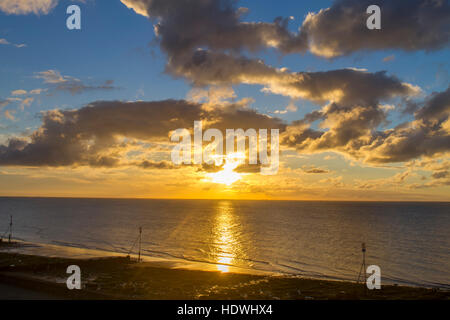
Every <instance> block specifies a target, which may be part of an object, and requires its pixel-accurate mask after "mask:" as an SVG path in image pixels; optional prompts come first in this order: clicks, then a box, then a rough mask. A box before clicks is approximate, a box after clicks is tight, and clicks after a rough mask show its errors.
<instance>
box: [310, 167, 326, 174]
mask: <svg viewBox="0 0 450 320" xmlns="http://www.w3.org/2000/svg"><path fill="white" fill-rule="evenodd" d="M303 171H304V172H306V173H315V174H322V173H330V171H329V170H327V169H322V168H315V167H312V168H304V169H303Z"/></svg>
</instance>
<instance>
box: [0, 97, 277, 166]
mask: <svg viewBox="0 0 450 320" xmlns="http://www.w3.org/2000/svg"><path fill="white" fill-rule="evenodd" d="M99 119H101V121H99ZM196 120H203V121H204V123H205V125H204V129H206V128H208V127H214V128H217V129H219V130H222V131H223V132H225V129H226V128H243V129H244V130H246V129H248V128H259V126H261V127H262V128H281V129H282V128H283V127H284V125H283V123H282V122H281V120H279V119H276V118H270V117H267V116H265V115H261V114H258V113H257V112H256V111H254V110H248V109H242V108H236V107H234V106H233V105H230V106H228V107H223V108H215V109H210V110H207V109H205V108H203V105H202V104H198V103H193V102H188V101H184V100H164V101H154V102H120V101H109V102H107V101H98V102H93V103H91V104H89V105H87V106H85V107H83V108H81V109H78V110H53V111H48V112H44V113H43V114H42V125H41V127H40V128H39V129H38V130H36V131H35V132H34V133H33V134H31V135H30V136H29V137H27V138H26V139H20V138H13V139H11V140H9V142H8V144H7V145H2V146H0V165H3V166H93V167H98V166H105V167H114V166H119V165H134V166H138V167H140V168H170V166H167V165H164V164H163V163H161V161H160V160H158V161H156V160H154V159H141V160H139V161H138V160H136V159H132V160H127V152H128V151H129V150H130V148H132V147H133V146H134V144H133V141H147V142H149V141H151V142H157V141H163V142H165V143H168V142H169V134H170V132H172V131H173V130H176V129H178V128H188V129H189V128H190V129H192V126H193V124H194V121H196ZM124 139H125V140H124ZM144 151H145V148H144Z"/></svg>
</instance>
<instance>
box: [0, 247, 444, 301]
mask: <svg viewBox="0 0 450 320" xmlns="http://www.w3.org/2000/svg"><path fill="white" fill-rule="evenodd" d="M69 265H77V266H79V267H80V269H81V282H82V288H81V290H69V289H67V286H66V279H67V277H68V276H69V275H68V274H67V273H66V270H67V267H68V266H69ZM0 299H27V300H28V299H31V300H33V299H44V300H48V299H51V300H54V299H76V300H80V299H81V300H111V299H114V300H117V299H119V300H127V299H133V300H159V299H164V300H204V299H205V300H208V299H221V300H222V299H223V300H228V299H232V300H260V299H261V300H366V299H369V300H373V299H375V300H399V299H400V300H416V299H419V300H424V299H425V300H427V299H434V300H435V299H439V300H448V299H450V292H449V291H446V290H440V289H429V288H417V287H407V286H396V285H386V286H384V285H383V286H382V288H381V290H366V288H365V286H364V285H362V284H357V283H355V282H347V281H329V280H321V279H308V278H302V277H298V276H295V277H294V276H281V275H279V276H276V275H255V274H244V273H233V272H219V271H200V270H190V269H183V268H174V267H173V266H171V265H170V264H168V263H166V264H164V263H158V262H140V263H138V262H137V261H136V260H135V259H128V258H126V257H120V256H116V257H101V258H89V259H69V258H59V257H46V256H38V255H25V254H20V253H13V252H4V251H2V252H0Z"/></svg>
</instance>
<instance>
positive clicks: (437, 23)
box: [121, 0, 450, 60]
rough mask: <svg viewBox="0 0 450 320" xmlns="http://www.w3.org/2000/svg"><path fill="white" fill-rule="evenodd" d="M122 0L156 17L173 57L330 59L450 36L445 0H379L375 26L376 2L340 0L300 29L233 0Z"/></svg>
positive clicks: (437, 44)
mask: <svg viewBox="0 0 450 320" xmlns="http://www.w3.org/2000/svg"><path fill="white" fill-rule="evenodd" d="M121 1H122V3H123V4H125V5H126V6H127V7H128V8H132V9H133V10H134V11H135V12H136V13H138V14H141V15H144V16H146V17H149V18H150V19H152V20H153V21H155V33H156V35H157V36H158V39H159V41H160V44H161V48H162V50H163V51H164V52H165V53H167V55H168V56H169V60H178V59H179V58H180V56H183V55H185V54H187V53H188V52H190V53H191V54H192V52H193V51H194V50H196V49H197V48H206V49H208V50H211V51H214V52H222V53H224V52H226V51H232V52H234V53H236V52H239V51H240V50H242V49H246V50H249V51H252V52H256V51H260V50H263V49H265V48H276V49H277V50H278V51H279V52H280V53H282V54H289V53H305V52H306V51H308V50H309V51H310V52H312V53H313V54H316V55H318V56H323V57H326V58H332V57H337V56H342V55H348V54H351V53H353V52H356V51H360V50H383V49H401V50H405V51H417V50H426V51H431V50H437V49H441V48H443V47H446V46H448V44H449V36H450V31H449V30H450V4H449V2H448V1H447V0H410V1H408V2H405V1H396V0H380V1H378V2H377V5H379V6H380V7H381V16H382V29H381V30H376V31H373V30H369V29H368V28H367V27H366V20H367V18H368V14H367V13H366V9H367V7H368V6H370V5H372V4H373V1H371V0H337V1H334V2H333V4H332V6H331V7H330V8H326V9H322V10H320V11H319V12H318V13H309V14H308V15H307V16H306V18H305V20H304V21H303V23H302V26H301V27H300V29H299V31H298V32H297V33H293V32H290V31H289V30H288V22H289V21H290V20H291V18H281V17H279V18H276V19H275V21H274V22H273V23H267V22H243V21H242V16H243V15H244V14H245V13H247V12H248V9H246V8H239V7H237V6H236V3H237V2H236V1H233V0H222V1H214V0H195V1H192V0H121ZM228 53H229V52H228Z"/></svg>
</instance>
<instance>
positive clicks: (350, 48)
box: [301, 0, 450, 57]
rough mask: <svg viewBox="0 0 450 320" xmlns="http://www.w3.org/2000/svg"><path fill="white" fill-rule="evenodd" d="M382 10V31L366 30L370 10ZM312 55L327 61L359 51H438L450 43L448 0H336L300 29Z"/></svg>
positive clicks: (307, 20) (310, 17) (310, 18)
mask: <svg viewBox="0 0 450 320" xmlns="http://www.w3.org/2000/svg"><path fill="white" fill-rule="evenodd" d="M373 4H376V5H378V6H379V7H380V9H381V30H369V29H368V28H367V27H366V20H367V18H368V16H369V15H368V14H366V9H367V7H368V6H370V5H373ZM301 34H303V37H301V38H307V41H308V46H309V49H310V50H311V52H312V53H314V54H316V55H320V56H324V57H336V56H342V55H348V54H351V53H353V52H356V51H359V50H383V49H401V50H405V51H417V50H426V51H431V50H437V49H441V48H443V47H446V46H448V44H449V40H450V3H449V1H448V0H408V1H398V0H378V1H375V2H374V1H372V0H336V1H334V2H333V4H332V6H331V7H330V8H328V9H325V10H321V11H320V12H318V13H316V14H309V15H308V16H307V17H306V19H305V21H304V22H303V25H302V27H301Z"/></svg>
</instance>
